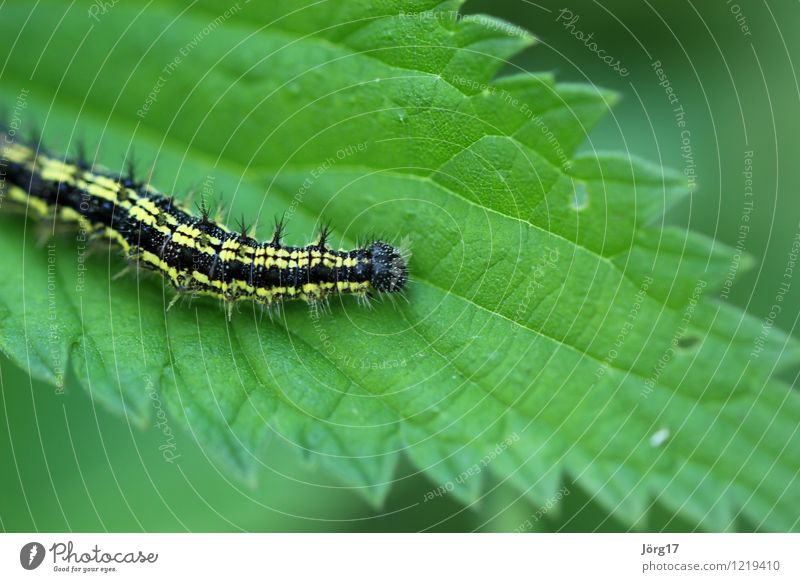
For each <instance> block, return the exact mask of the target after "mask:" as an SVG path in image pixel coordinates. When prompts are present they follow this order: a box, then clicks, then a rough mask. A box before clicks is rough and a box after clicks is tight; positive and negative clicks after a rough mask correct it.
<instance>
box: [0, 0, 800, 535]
mask: <svg viewBox="0 0 800 582" xmlns="http://www.w3.org/2000/svg"><path fill="white" fill-rule="evenodd" d="M256 4H257V3H246V2H242V3H237V4H235V5H233V6H232V8H229V9H228V10H227V11H225V10H224V8H221V7H220V6H219V4H218V3H217V2H211V1H201V2H197V3H194V4H192V5H191V7H189V8H187V7H186V6H185V5H184V4H183V3H180V2H175V3H172V4H170V3H166V2H155V3H151V4H148V6H147V7H144V8H142V7H139V6H129V5H127V4H125V5H123V4H122V3H120V4H117V5H114V6H113V7H108V8H107V9H104V10H103V11H102V13H99V12H98V11H97V10H96V9H95V11H94V13H93V12H92V8H91V6H92V5H91V4H88V3H77V4H70V5H69V6H65V5H63V4H62V3H60V2H55V1H42V2H39V3H37V4H36V6H35V7H31V6H30V3H28V2H23V1H21V0H19V1H11V2H6V3H5V4H4V5H3V8H2V17H3V18H2V24H1V25H0V26H2V29H3V31H4V34H2V35H0V43H2V44H3V47H4V51H3V54H6V55H8V59H7V61H6V63H5V65H4V68H3V69H2V93H3V97H4V99H3V100H4V101H5V102H6V103H10V104H11V105H12V106H13V104H14V103H15V99H17V97H19V95H20V94H21V92H22V94H23V95H24V99H23V100H24V101H25V102H26V104H29V107H28V108H27V109H25V111H23V112H21V114H20V115H21V117H22V118H23V119H24V120H25V122H26V123H28V124H29V125H31V124H33V123H34V122H38V123H40V124H41V125H42V126H43V129H44V135H45V138H46V140H47V142H48V145H49V146H50V147H51V148H53V149H56V148H68V147H71V146H72V145H74V144H73V143H72V142H73V141H75V140H76V139H77V138H78V137H84V138H86V139H87V141H88V142H89V143H90V144H92V146H93V148H94V149H92V151H93V152H94V153H95V154H96V159H97V162H98V163H102V164H103V165H105V166H106V167H109V168H111V169H122V165H123V160H124V159H125V157H126V155H127V154H129V153H130V150H131V148H132V147H133V143H134V142H135V144H136V152H137V154H136V155H137V157H138V158H139V159H143V160H146V161H147V163H149V162H150V160H152V164H153V166H154V167H155V168H156V174H155V176H154V178H153V183H154V184H155V185H156V186H157V187H159V189H161V190H163V191H169V192H177V193H178V194H181V193H182V192H187V191H188V190H189V189H191V188H194V189H196V190H199V191H202V192H209V191H213V192H214V193H215V194H216V196H218V197H222V198H223V199H224V200H225V202H226V204H227V207H226V208H227V209H228V210H226V217H228V218H229V220H228V221H229V222H232V220H230V218H231V217H238V216H239V215H240V214H241V213H244V214H245V215H246V216H248V217H253V218H256V217H258V219H259V221H258V230H259V234H261V235H262V236H267V235H268V234H269V232H270V231H271V222H272V218H273V217H274V216H275V215H276V214H280V213H282V212H283V211H284V210H287V209H288V211H287V212H288V214H289V216H290V218H291V220H290V239H292V242H295V243H305V242H306V240H308V239H310V238H311V237H312V236H313V234H314V230H315V228H316V227H318V226H319V224H320V222H321V221H322V220H323V219H325V220H330V221H331V223H332V224H333V225H334V228H335V234H336V236H337V237H339V239H340V241H341V243H342V244H343V245H349V244H352V243H353V242H354V241H355V240H356V239H358V238H359V237H364V236H366V235H368V234H374V233H379V234H381V235H384V236H388V237H396V238H400V237H408V239H409V240H410V241H411V245H412V250H413V253H414V254H413V258H412V261H411V270H412V274H413V282H412V284H411V285H410V288H409V291H408V302H407V303H405V302H402V301H401V302H399V303H398V304H392V303H390V302H383V303H378V304H376V305H375V306H374V308H373V309H364V308H362V307H359V306H358V305H357V304H356V303H355V302H350V301H347V300H345V301H342V302H335V304H334V305H333V307H332V310H331V311H332V313H326V314H323V315H322V316H320V317H314V316H313V315H311V314H310V313H309V310H308V309H307V308H306V307H305V306H304V305H287V306H286V309H285V311H284V312H282V313H281V314H280V315H279V316H278V317H276V318H274V320H272V321H271V320H270V318H269V317H263V316H262V314H261V312H260V311H259V310H258V309H257V308H254V307H253V306H252V305H244V306H241V307H240V308H239V310H238V313H237V314H236V315H235V316H234V317H233V319H232V320H231V321H227V319H226V317H225V314H224V312H223V310H222V309H219V308H218V306H217V305H215V304H214V303H212V302H208V301H203V300H198V301H193V302H184V303H179V304H178V305H177V306H176V307H174V308H172V309H171V310H169V311H165V307H166V305H167V304H168V303H169V301H170V299H171V293H170V292H169V291H168V290H164V289H163V288H162V286H161V285H160V284H159V282H158V279H157V278H156V277H154V276H152V275H145V274H143V273H140V274H139V275H130V276H127V277H122V278H119V279H112V276H113V275H114V274H115V273H116V272H117V271H119V270H120V269H121V268H122V267H123V266H124V261H123V260H122V259H120V258H119V257H118V253H117V251H116V250H114V249H107V248H106V247H102V246H101V247H94V250H93V251H92V252H91V253H90V254H89V255H88V256H87V255H85V251H84V249H83V248H82V245H81V243H80V242H79V241H78V242H76V240H75V237H74V236H70V235H63V234H57V235H56V236H55V238H53V239H52V242H51V243H49V244H50V245H51V246H50V247H47V246H45V247H42V246H40V245H37V237H36V233H35V229H34V226H33V225H31V224H28V223H26V222H25V221H23V220H21V219H20V217H18V216H10V215H8V213H5V212H4V213H3V216H2V218H1V219H0V220H2V228H0V238H2V245H3V248H4V249H5V253H4V255H5V258H4V260H3V263H2V267H0V269H2V276H1V277H0V327H1V330H2V332H1V333H2V335H1V336H0V337H1V338H2V339H1V340H0V343H1V344H2V349H3V350H4V352H6V353H7V354H9V355H10V357H12V358H13V359H14V360H16V361H17V362H19V363H21V364H22V365H24V366H26V367H27V368H28V369H30V371H31V373H32V374H34V375H36V376H38V377H42V378H47V379H49V380H50V381H53V382H56V381H58V379H59V378H61V377H62V376H64V375H69V374H74V376H76V377H77V379H78V380H79V381H80V383H81V384H83V385H84V386H85V387H86V388H87V389H88V390H90V392H91V394H92V395H93V396H94V397H95V398H96V399H98V400H100V401H102V402H104V403H105V404H107V405H109V406H111V407H114V408H116V409H119V410H120V411H122V412H123V413H125V414H127V415H129V416H131V417H133V418H135V419H138V420H139V421H140V422H142V423H148V422H152V421H153V418H152V411H153V408H152V406H151V405H150V402H149V400H148V398H149V396H148V390H147V389H146V387H148V386H151V387H155V388H156V389H157V390H159V391H160V393H161V398H162V400H163V401H164V402H165V405H166V406H167V408H168V410H169V412H170V414H171V415H173V416H174V417H177V418H179V419H181V420H182V421H183V422H184V423H185V426H186V427H187V428H188V430H190V431H191V433H192V434H193V435H194V436H195V438H197V439H199V440H200V441H201V442H204V443H206V444H207V446H208V448H209V449H210V450H213V451H215V452H216V454H217V456H218V458H220V459H224V460H225V461H226V462H227V463H228V464H229V465H230V466H231V467H235V468H237V469H238V470H240V472H242V473H243V474H248V473H249V472H251V470H252V469H253V468H254V467H257V466H258V465H259V464H261V463H264V462H266V461H265V460H264V459H263V449H264V447H265V445H266V443H267V442H268V441H269V440H271V439H275V438H279V439H286V440H288V441H290V442H291V443H294V444H295V445H296V447H297V449H298V450H300V451H302V454H303V455H304V456H305V457H308V458H310V459H312V460H316V461H318V462H321V463H323V464H325V465H326V466H328V467H330V469H331V470H333V471H334V472H335V473H336V474H338V475H340V477H341V478H342V479H343V480H344V481H345V482H347V483H348V484H350V485H352V486H353V487H356V488H358V489H359V490H361V491H362V492H363V494H364V495H366V496H367V497H368V498H370V499H372V500H373V501H375V502H379V501H380V500H381V499H382V498H383V496H384V495H385V494H386V492H387V490H388V489H389V487H390V485H391V482H392V479H393V477H394V472H395V465H396V462H397V459H398V456H399V455H400V454H406V455H408V456H409V457H410V458H411V459H412V460H413V462H414V463H416V465H417V466H418V467H419V468H420V469H421V470H424V471H425V472H427V474H428V475H429V476H430V477H431V480H432V489H436V488H442V489H446V490H447V491H448V493H449V494H451V495H456V496H458V497H459V498H460V499H461V500H463V502H465V503H471V502H474V501H477V500H479V499H480V497H481V495H482V491H483V490H484V487H483V486H482V485H484V484H485V483H484V480H485V478H486V476H487V475H489V474H491V475H493V478H494V479H496V480H498V481H501V482H504V483H505V482H507V483H510V484H512V485H513V486H515V487H517V488H519V489H520V490H521V491H522V492H524V493H525V494H526V495H527V496H528V497H529V499H531V500H532V502H533V503H535V504H540V503H544V502H545V501H546V500H547V499H549V498H551V497H552V496H553V495H554V494H555V492H556V491H557V489H558V488H559V487H561V484H562V481H563V479H565V478H566V479H568V480H569V481H575V482H577V484H578V485H580V486H582V487H584V488H585V489H586V490H587V491H589V492H590V493H591V494H592V496H593V497H594V498H595V499H596V500H597V501H599V502H600V503H601V504H602V505H603V506H605V507H606V508H607V509H608V510H609V511H612V512H613V513H614V515H615V516H616V517H617V518H618V519H620V520H623V521H624V522H626V523H628V524H631V525H639V526H645V524H646V522H645V521H644V520H645V519H646V514H647V511H648V509H649V508H650V507H651V506H652V504H653V503H654V502H658V503H660V504H661V505H662V506H664V507H667V508H669V509H670V510H672V511H674V512H676V513H679V514H681V515H682V516H683V517H684V518H686V519H689V520H692V521H693V522H694V523H696V524H697V526H698V527H702V528H705V529H711V530H723V529H729V528H733V527H735V524H736V520H737V519H740V518H744V519H746V520H748V522H749V523H752V524H753V525H754V526H755V527H759V528H764V529H774V530H785V529H796V528H797V517H798V510H797V507H796V503H794V500H796V499H797V498H798V495H800V483H799V482H798V480H797V472H798V461H800V452H799V451H800V442H799V441H800V437H798V433H797V430H796V422H797V418H798V417H800V399H798V395H797V393H796V391H793V390H792V389H791V388H790V387H789V386H787V385H784V384H783V383H781V382H780V381H777V380H771V379H770V377H771V376H773V375H774V373H775V371H776V370H777V369H780V368H782V367H785V366H787V365H793V364H796V363H797V361H798V356H800V349H799V348H798V344H797V342H795V341H794V340H793V339H790V338H788V337H787V336H786V335H784V334H783V333H781V332H780V331H779V330H777V329H774V328H773V329H768V330H767V332H765V331H764V330H765V328H764V327H763V322H761V321H757V320H755V319H754V318H752V317H750V316H748V315H746V314H744V313H742V312H740V311H738V310H737V309H733V308H731V307H729V306H726V305H722V304H720V303H719V302H718V301H716V300H715V299H714V295H715V291H716V290H718V289H719V287H720V285H721V284H722V283H723V281H724V279H725V277H726V276H727V273H728V267H729V265H730V261H731V257H732V252H731V251H730V250H729V249H727V248H724V247H723V246H722V245H720V244H718V243H715V242H712V241H709V240H706V239H704V238H702V237H700V236H698V235H696V234H692V233H687V232H685V231H683V230H679V229H672V228H668V229H663V230H662V229H661V228H660V226H659V225H660V222H661V216H662V215H663V213H664V211H665V210H666V209H667V208H668V207H669V206H670V205H671V204H673V203H674V202H675V201H676V200H677V199H678V198H679V197H680V196H681V195H683V194H684V193H685V192H686V191H687V184H686V183H685V180H684V179H682V178H683V177H682V176H681V175H676V174H674V173H671V172H667V171H664V170H662V169H661V168H659V167H657V166H653V165H650V164H647V163H645V162H642V161H639V160H631V159H629V158H627V157H624V156H620V155H616V154H606V153H592V154H585V153H580V154H579V153H577V148H578V147H579V146H580V145H581V144H582V143H583V142H584V140H585V137H586V135H587V132H588V131H589V130H590V128H591V127H592V125H593V124H594V123H595V122H596V121H597V120H598V119H599V118H600V117H602V115H604V114H605V113H606V112H607V110H608V108H609V107H610V105H611V104H613V102H614V101H615V96H614V95H613V94H611V93H607V92H602V91H598V90H597V89H595V88H593V87H589V86H583V85H561V84H557V83H556V82H555V81H554V79H553V78H552V76H550V75H547V74H538V75H534V74H520V75H514V76H510V77H502V78H498V79H494V78H493V77H494V75H495V74H496V73H497V71H498V70H499V68H500V67H501V65H502V64H503V63H504V60H505V59H506V58H508V57H510V56H511V55H513V54H515V53H516V52H518V51H520V50H522V49H524V48H526V47H528V46H530V45H531V44H532V42H533V39H532V37H531V36H529V35H528V34H527V33H522V32H521V31H519V30H517V29H515V28H513V27H510V25H508V24H506V23H503V22H501V21H498V20H494V19H491V18H488V17H479V16H472V17H464V18H462V17H459V15H458V13H457V11H458V9H459V7H460V4H461V2H459V1H449V2H440V1H439V0H406V1H403V0H383V1H381V2H375V1H367V0H348V2H333V1H331V2H316V3H311V2H305V1H303V2H301V1H291V2H280V3H277V2H269V3H258V5H256ZM12 31H13V33H12ZM90 149H91V148H90ZM49 229H50V225H47V226H46V228H45V230H49Z"/></svg>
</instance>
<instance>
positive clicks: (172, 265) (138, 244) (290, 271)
mask: <svg viewBox="0 0 800 582" xmlns="http://www.w3.org/2000/svg"><path fill="white" fill-rule="evenodd" d="M0 168H2V169H3V172H4V179H3V180H2V181H0V188H2V189H3V190H4V192H0V194H3V195H4V196H5V198H6V199H7V200H9V201H12V202H14V203H17V204H21V205H25V206H26V207H27V209H28V213H29V215H33V216H34V217H38V218H44V217H55V218H56V219H58V220H60V221H63V222H68V223H78V224H79V225H80V227H81V228H82V229H84V230H85V231H86V232H87V233H91V234H94V235H96V236H99V237H101V238H105V239H108V240H110V241H113V242H114V243H117V244H118V245H119V246H120V247H121V248H122V250H123V251H124V253H125V255H126V256H127V257H128V258H130V259H135V260H136V261H137V263H138V264H139V265H141V266H143V267H145V268H147V269H151V270H153V271H157V272H159V273H161V274H162V275H163V276H164V277H165V278H166V279H167V280H168V281H169V282H170V283H171V284H172V285H173V286H174V288H175V289H176V290H177V291H178V293H181V294H191V295H209V296H212V297H216V298H218V299H222V300H224V301H226V302H236V301H255V302H257V303H261V304H265V305H273V304H276V303H278V302H281V301H284V300H290V299H304V300H306V301H308V302H314V303H316V302H319V301H320V300H322V299H325V298H327V297H328V296H330V295H333V294H353V295H357V296H360V297H367V296H369V295H371V294H373V293H374V292H379V293H394V292H399V291H402V290H403V288H404V287H405V285H406V283H407V281H408V266H407V262H406V256H405V254H404V253H403V252H402V251H400V250H399V249H397V248H395V247H394V246H392V245H390V244H388V243H386V242H383V241H376V242H372V243H370V244H369V245H367V246H365V247H362V248H357V249H354V250H334V249H332V248H329V247H328V245H327V242H328V229H327V228H323V229H322V231H321V232H320V235H319V237H318V239H317V240H316V242H314V243H312V244H310V245H307V246H304V247H294V246H286V245H284V244H283V243H282V234H283V224H282V221H281V222H279V223H278V225H277V227H276V229H275V232H274V234H273V236H272V238H271V239H270V240H269V241H266V242H259V241H257V240H256V239H254V238H251V237H250V236H248V235H247V232H246V230H247V229H245V228H243V229H242V231H241V232H235V231H232V230H229V229H228V228H227V227H226V226H224V225H222V224H220V223H218V222H216V221H214V220H212V219H211V218H210V217H209V216H208V213H207V212H206V211H205V210H202V211H201V216H194V215H193V214H192V213H190V212H189V211H188V210H187V209H186V208H185V207H183V206H182V205H181V204H180V203H179V202H177V201H176V200H175V199H174V198H172V197H168V196H165V195H163V194H161V193H159V192H158V191H156V190H154V189H153V188H151V187H150V186H149V185H145V184H142V183H140V182H137V181H136V180H135V179H134V178H133V176H132V175H129V176H121V175H117V174H113V173H110V172H107V171H105V170H101V169H95V168H92V167H91V165H90V164H87V163H86V162H85V161H84V160H83V159H80V158H79V159H70V158H58V157H54V156H51V155H49V154H48V153H47V152H44V151H42V150H41V149H40V148H38V147H37V148H35V147H32V146H31V145H28V144H25V143H16V142H15V141H14V140H13V139H11V138H10V136H9V135H8V134H7V133H6V132H5V131H3V129H2V128H0Z"/></svg>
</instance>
